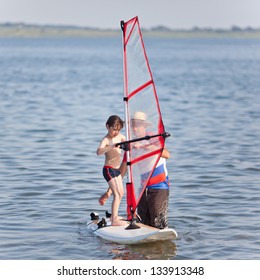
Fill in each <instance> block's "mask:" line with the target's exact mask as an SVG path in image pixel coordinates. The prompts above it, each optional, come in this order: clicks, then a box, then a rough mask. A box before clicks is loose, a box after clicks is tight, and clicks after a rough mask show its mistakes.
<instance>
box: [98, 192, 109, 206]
mask: <svg viewBox="0 0 260 280" xmlns="http://www.w3.org/2000/svg"><path fill="white" fill-rule="evenodd" d="M108 198H109V196H108V193H107V192H106V193H104V194H102V195H101V196H100V198H99V200H98V202H99V204H100V205H104V204H105V202H106V201H107V199H108Z"/></svg>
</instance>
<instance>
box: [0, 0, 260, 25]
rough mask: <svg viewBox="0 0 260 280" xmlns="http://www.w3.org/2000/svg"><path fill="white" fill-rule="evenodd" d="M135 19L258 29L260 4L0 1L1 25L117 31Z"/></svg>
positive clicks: (225, 0)
mask: <svg viewBox="0 0 260 280" xmlns="http://www.w3.org/2000/svg"><path fill="white" fill-rule="evenodd" d="M134 16H138V17H139V21H140V23H141V25H142V27H144V28H151V27H155V26H158V25H163V26H166V27H169V28H173V29H190V28H193V27H200V28H208V27H210V28H230V27H232V26H239V27H241V28H245V27H248V26H250V27H254V28H259V27H260V0H125V1H124V0H0V23H5V22H24V23H31V24H55V25H56V24H58V25H75V26H84V27H98V28H119V22H120V21H121V20H125V21H126V20H128V19H130V18H132V17H134Z"/></svg>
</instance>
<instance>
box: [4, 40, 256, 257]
mask: <svg viewBox="0 0 260 280" xmlns="http://www.w3.org/2000/svg"><path fill="white" fill-rule="evenodd" d="M145 43H146V47H147V53H148V57H149V60H150V64H151V68H152V71H153V75H154V79H155V82H156V85H157V92H158V95H159V100H160V104H161V109H162V112H163V118H164V123H165V127H166V130H167V131H169V132H170V133H171V134H172V137H171V138H169V139H167V147H168V149H169V150H170V151H171V158H170V160H168V171H169V174H170V178H171V195H170V210H169V224H170V227H173V228H175V229H176V230H177V232H178V234H179V238H178V240H175V241H174V242H166V243H165V242H163V243H155V244H150V245H142V246H140V245H139V246H125V245H116V244H113V243H110V242H106V241H103V240H101V239H99V238H98V237H96V236H94V235H93V233H92V232H89V231H88V230H87V229H86V222H87V220H88V219H89V213H90V212H91V211H95V212H99V213H100V214H101V215H102V214H103V213H104V211H105V210H107V209H109V207H110V203H108V204H107V205H106V206H105V207H101V206H99V205H98V203H97V199H98V197H99V195H100V194H101V193H102V192H103V191H104V190H105V189H106V182H105V181H104V179H103V178H102V175H101V169H102V165H103V158H102V157H97V156H96V154H95V150H96V148H97V145H98V142H99V140H100V139H101V137H103V136H104V134H105V133H106V130H105V126H104V123H105V121H106V119H107V117H108V116H109V115H110V114H118V115H120V116H122V117H123V116H124V110H123V101H122V88H123V84H122V63H121V59H122V57H121V55H122V51H121V38H120V37H118V38H103V39H95V38H91V39H3V38H1V39H0V139H1V140H0V141H1V145H0V178H1V179H0V192H1V193H0V206H1V207H0V219H1V223H0V259H260V253H259V252H260V186H259V185H260V161H259V155H260V144H259V143H260V141H259V139H260V129H259V128H260V123H259V120H260V41H257V40H231V39H230V40H209V39H204V40H197V39H196V40H195V39H194V40H187V39H186V40H173V39H151V38H147V39H145ZM124 210H125V202H123V203H122V205H121V208H120V212H121V214H124Z"/></svg>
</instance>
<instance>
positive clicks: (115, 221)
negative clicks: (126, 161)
mask: <svg viewBox="0 0 260 280" xmlns="http://www.w3.org/2000/svg"><path fill="white" fill-rule="evenodd" d="M108 184H109V187H110V188H111V190H112V194H113V201H112V209H111V223H112V226H121V225H126V222H123V221H120V220H119V218H118V209H119V205H120V202H121V199H122V197H123V195H124V188H123V183H122V177H121V175H119V176H118V177H115V178H113V179H111V180H110V181H109V182H108Z"/></svg>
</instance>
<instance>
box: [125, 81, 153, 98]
mask: <svg viewBox="0 0 260 280" xmlns="http://www.w3.org/2000/svg"><path fill="white" fill-rule="evenodd" d="M151 84H153V80H150V81H149V82H147V83H145V84H143V85H142V86H140V87H139V88H137V89H136V90H134V91H133V92H131V93H129V94H128V98H131V97H132V96H134V95H135V94H136V93H138V92H140V91H141V90H143V89H144V88H146V87H148V86H149V85H151Z"/></svg>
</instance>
